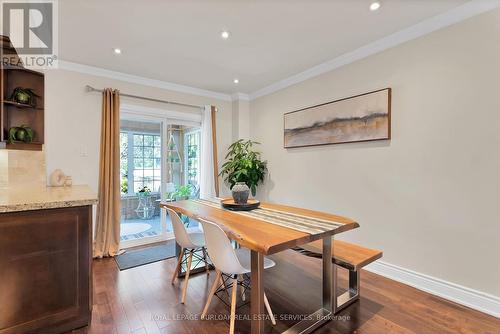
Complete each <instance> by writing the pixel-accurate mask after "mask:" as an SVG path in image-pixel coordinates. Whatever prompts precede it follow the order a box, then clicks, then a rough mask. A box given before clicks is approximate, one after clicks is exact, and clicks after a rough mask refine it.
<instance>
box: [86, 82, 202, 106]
mask: <svg viewBox="0 0 500 334" xmlns="http://www.w3.org/2000/svg"><path fill="white" fill-rule="evenodd" d="M85 88H86V89H87V92H99V93H102V92H103V90H102V89H97V88H94V87H92V86H90V85H86V86H85ZM120 96H126V97H131V98H134V99H139V100H146V101H152V102H159V103H167V104H174V105H177V106H183V107H190V108H197V109H203V107H202V106H197V105H194V104H187V103H180V102H172V101H167V100H159V99H153V98H150V97H144V96H137V95H131V94H123V93H120Z"/></svg>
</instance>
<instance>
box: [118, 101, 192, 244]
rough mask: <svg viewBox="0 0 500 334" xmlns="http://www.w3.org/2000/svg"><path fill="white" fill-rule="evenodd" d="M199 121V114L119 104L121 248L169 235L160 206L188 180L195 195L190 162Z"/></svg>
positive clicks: (166, 222)
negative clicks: (193, 135) (120, 105)
mask: <svg viewBox="0 0 500 334" xmlns="http://www.w3.org/2000/svg"><path fill="white" fill-rule="evenodd" d="M200 122H201V117H198V116H197V115H195V116H193V114H184V113H178V112H177V113H176V112H166V111H164V110H156V109H149V108H142V107H134V106H125V107H123V106H122V108H121V117H120V176H121V184H120V191H121V195H122V196H121V224H120V228H121V232H120V247H121V248H128V247H135V246H139V245H144V244H148V243H154V242H160V241H164V240H168V239H171V238H173V237H174V235H173V229H172V225H171V222H170V217H168V216H167V214H166V210H164V209H160V207H159V204H160V201H168V200H172V196H173V192H175V191H176V190H179V189H180V188H181V187H182V186H186V185H188V184H189V187H190V189H191V195H195V192H196V189H197V182H196V170H195V169H193V166H195V163H193V161H194V162H196V161H195V160H196V157H197V156H198V157H199V154H200V152H199V147H200V145H199V142H198V151H196V143H195V144H193V143H194V142H195V141H193V139H192V134H193V133H196V131H198V132H199V129H200ZM187 139H189V140H187ZM193 145H194V146H193ZM193 157H194V158H193ZM198 172H199V171H198ZM193 175H194V176H193ZM198 189H199V188H198ZM191 225H193V226H188V227H191V228H194V227H196V225H197V224H196V223H193V224H191Z"/></svg>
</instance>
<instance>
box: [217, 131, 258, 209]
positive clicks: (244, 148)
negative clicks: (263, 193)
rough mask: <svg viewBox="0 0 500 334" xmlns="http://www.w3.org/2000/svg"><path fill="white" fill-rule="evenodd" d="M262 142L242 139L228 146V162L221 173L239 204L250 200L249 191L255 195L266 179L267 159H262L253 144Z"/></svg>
mask: <svg viewBox="0 0 500 334" xmlns="http://www.w3.org/2000/svg"><path fill="white" fill-rule="evenodd" d="M256 144H257V145H259V144H260V143H258V142H255V141H251V140H243V139H240V140H238V141H236V142H234V143H233V144H231V146H229V148H228V153H227V155H226V160H227V161H226V162H225V163H224V164H223V165H222V169H221V171H220V173H219V175H220V176H222V177H224V182H225V183H226V184H227V185H229V189H231V191H232V195H233V199H234V201H235V202H236V203H238V204H244V203H246V202H247V200H248V196H249V193H250V192H251V193H252V196H255V195H256V193H257V186H258V184H259V183H262V182H263V181H264V176H265V174H266V172H267V161H262V159H261V155H260V152H258V151H255V150H254V148H253V146H254V145H256Z"/></svg>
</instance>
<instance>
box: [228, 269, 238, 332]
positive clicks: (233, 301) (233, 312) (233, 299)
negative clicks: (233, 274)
mask: <svg viewBox="0 0 500 334" xmlns="http://www.w3.org/2000/svg"><path fill="white" fill-rule="evenodd" d="M231 292H232V294H231V322H230V323H229V334H234V323H235V321H236V293H237V292H238V279H237V278H234V279H233V291H231Z"/></svg>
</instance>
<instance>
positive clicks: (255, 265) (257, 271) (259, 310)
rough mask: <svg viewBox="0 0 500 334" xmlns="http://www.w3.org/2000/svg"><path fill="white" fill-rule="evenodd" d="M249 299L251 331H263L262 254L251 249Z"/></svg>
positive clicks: (260, 332)
mask: <svg viewBox="0 0 500 334" xmlns="http://www.w3.org/2000/svg"><path fill="white" fill-rule="evenodd" d="M250 257H251V270H252V273H251V283H252V290H251V298H252V299H251V301H250V316H251V317H252V318H251V333H252V334H262V333H264V319H265V312H264V285H263V284H262V283H263V282H262V272H263V271H264V256H263V255H262V254H261V253H259V252H256V251H251V255H250Z"/></svg>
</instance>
